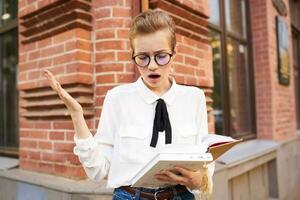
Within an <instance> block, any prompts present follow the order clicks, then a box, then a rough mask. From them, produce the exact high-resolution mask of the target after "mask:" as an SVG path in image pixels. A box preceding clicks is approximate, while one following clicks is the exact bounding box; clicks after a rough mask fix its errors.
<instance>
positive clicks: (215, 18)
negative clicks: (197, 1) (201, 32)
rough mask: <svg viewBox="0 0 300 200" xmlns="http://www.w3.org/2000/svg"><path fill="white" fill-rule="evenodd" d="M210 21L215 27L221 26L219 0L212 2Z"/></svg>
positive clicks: (212, 0)
mask: <svg viewBox="0 0 300 200" xmlns="http://www.w3.org/2000/svg"><path fill="white" fill-rule="evenodd" d="M210 9H211V12H210V19H209V21H210V22H211V23H213V24H215V25H220V14H219V13H220V7H219V0H211V1H210Z"/></svg>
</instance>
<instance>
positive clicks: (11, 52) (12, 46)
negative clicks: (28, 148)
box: [0, 28, 18, 147]
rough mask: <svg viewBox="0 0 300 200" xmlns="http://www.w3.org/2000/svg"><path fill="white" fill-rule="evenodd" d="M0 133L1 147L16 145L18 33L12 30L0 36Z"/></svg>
mask: <svg viewBox="0 0 300 200" xmlns="http://www.w3.org/2000/svg"><path fill="white" fill-rule="evenodd" d="M0 48H1V50H0V63H1V67H0V73H1V77H0V87H1V92H0V95H1V101H0V113H1V114H0V118H1V121H2V122H1V125H0V128H1V129H0V131H1V132H2V134H1V138H0V141H2V142H1V143H0V145H1V146H6V147H17V145H18V136H17V135H18V91H17V64H18V31H17V29H16V28H15V29H13V30H11V31H8V32H6V33H5V34H2V35H0Z"/></svg>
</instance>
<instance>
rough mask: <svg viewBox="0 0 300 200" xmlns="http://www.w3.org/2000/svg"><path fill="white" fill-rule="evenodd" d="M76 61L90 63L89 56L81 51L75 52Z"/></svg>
mask: <svg viewBox="0 0 300 200" xmlns="http://www.w3.org/2000/svg"><path fill="white" fill-rule="evenodd" d="M76 60H77V61H86V62H91V61H92V58H91V54H90V53H86V52H83V51H77V52H76Z"/></svg>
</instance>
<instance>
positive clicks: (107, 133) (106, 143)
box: [74, 91, 117, 181]
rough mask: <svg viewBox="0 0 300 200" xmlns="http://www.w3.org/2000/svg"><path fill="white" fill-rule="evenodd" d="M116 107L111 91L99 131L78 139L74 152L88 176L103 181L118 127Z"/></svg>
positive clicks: (102, 113) (105, 101)
mask: <svg viewBox="0 0 300 200" xmlns="http://www.w3.org/2000/svg"><path fill="white" fill-rule="evenodd" d="M115 109H116V107H115V105H114V99H113V98H112V94H111V93H110V91H108V92H107V95H106V97H105V99H104V103H103V108H102V112H101V117H100V121H99V125H98V128H97V132H96V134H95V135H94V136H90V137H88V138H85V139H77V138H76V137H75V136H74V141H75V144H76V145H75V147H74V154H76V155H77V156H78V157H79V160H80V162H81V163H82V165H83V167H84V170H85V172H86V174H87V176H88V177H89V178H90V179H91V180H94V181H101V180H102V179H104V178H105V177H106V176H107V175H108V172H109V169H110V162H111V158H112V152H113V144H114V135H115V129H116V126H115V125H116V120H117V119H116V110H115Z"/></svg>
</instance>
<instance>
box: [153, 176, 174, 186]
mask: <svg viewBox="0 0 300 200" xmlns="http://www.w3.org/2000/svg"><path fill="white" fill-rule="evenodd" d="M155 178H156V179H157V180H159V181H162V182H165V183H173V184H178V183H177V182H174V181H173V180H172V179H170V177H168V176H155Z"/></svg>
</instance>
